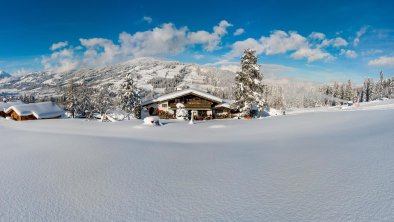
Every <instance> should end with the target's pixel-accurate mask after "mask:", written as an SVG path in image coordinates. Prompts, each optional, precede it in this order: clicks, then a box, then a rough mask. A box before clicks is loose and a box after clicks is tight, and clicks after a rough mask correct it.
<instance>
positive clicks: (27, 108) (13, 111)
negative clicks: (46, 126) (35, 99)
mask: <svg viewBox="0 0 394 222" xmlns="http://www.w3.org/2000/svg"><path fill="white" fill-rule="evenodd" d="M5 114H6V115H7V116H9V117H11V119H13V120H17V121H22V120H36V119H55V118H60V117H62V116H63V115H64V111H63V110H62V109H61V108H60V107H59V106H57V105H56V104H55V103H53V102H42V103H29V104H20V105H14V106H10V107H9V108H7V109H6V110H5Z"/></svg>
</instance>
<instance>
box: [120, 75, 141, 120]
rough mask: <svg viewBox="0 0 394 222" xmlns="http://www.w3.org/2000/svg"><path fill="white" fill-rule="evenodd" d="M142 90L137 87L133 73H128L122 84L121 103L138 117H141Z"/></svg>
mask: <svg viewBox="0 0 394 222" xmlns="http://www.w3.org/2000/svg"><path fill="white" fill-rule="evenodd" d="M141 94H142V91H141V90H140V89H139V88H137V86H136V83H135V81H134V79H133V75H132V74H131V73H129V74H127V76H126V78H125V80H124V82H123V83H122V84H121V85H120V90H119V104H120V108H121V109H122V110H123V111H125V112H127V115H128V119H130V114H134V117H135V118H137V119H140V118H141V97H142V95H141Z"/></svg>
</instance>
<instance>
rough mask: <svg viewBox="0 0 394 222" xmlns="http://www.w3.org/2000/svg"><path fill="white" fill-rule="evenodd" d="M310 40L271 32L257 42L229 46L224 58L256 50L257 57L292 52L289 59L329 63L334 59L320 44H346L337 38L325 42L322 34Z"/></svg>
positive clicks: (300, 36) (239, 42)
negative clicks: (248, 50)
mask: <svg viewBox="0 0 394 222" xmlns="http://www.w3.org/2000/svg"><path fill="white" fill-rule="evenodd" d="M309 38H311V39H312V40H319V41H317V42H316V41H309V40H308V39H307V38H306V37H304V36H302V35H300V34H298V33H297V32H293V31H290V32H285V31H281V30H276V31H273V32H272V33H271V34H270V36H268V37H266V36H262V37H261V38H260V39H259V40H256V39H253V38H248V39H246V40H243V41H237V42H235V43H234V44H233V45H232V46H231V51H230V52H229V53H227V54H226V55H225V57H226V58H234V57H237V56H241V55H242V53H243V51H244V50H245V49H246V48H251V49H254V50H256V53H257V54H258V55H260V54H263V53H264V54H266V55H275V54H284V53H288V52H293V53H292V54H291V58H293V59H297V60H298V59H303V58H305V59H307V61H308V62H315V61H318V60H324V61H330V60H333V59H335V57H334V56H333V55H331V54H330V53H328V52H326V51H324V50H323V49H322V44H326V46H336V47H339V46H341V45H345V44H347V42H346V41H345V40H344V39H342V38H340V37H338V38H336V39H332V40H327V39H325V35H324V34H323V33H317V32H314V33H312V34H311V35H309Z"/></svg>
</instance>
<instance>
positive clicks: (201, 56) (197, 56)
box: [193, 54, 204, 59]
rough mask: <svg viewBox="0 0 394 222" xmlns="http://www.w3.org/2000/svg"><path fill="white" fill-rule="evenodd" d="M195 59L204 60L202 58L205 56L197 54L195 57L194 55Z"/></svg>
mask: <svg viewBox="0 0 394 222" xmlns="http://www.w3.org/2000/svg"><path fill="white" fill-rule="evenodd" d="M193 58H195V59H202V58H204V55H201V54H195V55H193Z"/></svg>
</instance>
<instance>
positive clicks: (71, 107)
mask: <svg viewBox="0 0 394 222" xmlns="http://www.w3.org/2000/svg"><path fill="white" fill-rule="evenodd" d="M76 90H77V88H76V85H75V83H74V80H73V79H70V80H69V81H68V86H67V92H66V96H65V109H66V111H68V112H70V113H71V117H72V118H74V117H75V113H76V111H77V106H78V101H77V92H76Z"/></svg>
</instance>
